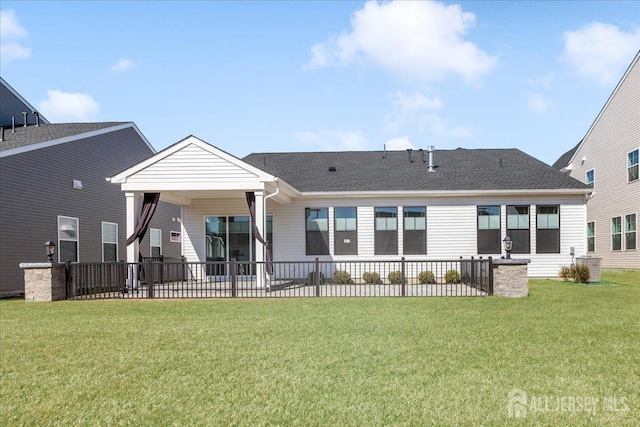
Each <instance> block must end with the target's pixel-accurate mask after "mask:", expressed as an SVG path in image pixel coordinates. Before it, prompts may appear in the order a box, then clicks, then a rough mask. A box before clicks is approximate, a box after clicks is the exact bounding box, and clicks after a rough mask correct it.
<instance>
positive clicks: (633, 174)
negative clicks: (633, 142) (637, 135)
mask: <svg viewBox="0 0 640 427" xmlns="http://www.w3.org/2000/svg"><path fill="white" fill-rule="evenodd" d="M639 157H640V149H638V148H636V149H635V150H633V151H631V152H629V153H628V154H627V180H628V182H633V181H637V180H638V162H639V159H638V158H639Z"/></svg>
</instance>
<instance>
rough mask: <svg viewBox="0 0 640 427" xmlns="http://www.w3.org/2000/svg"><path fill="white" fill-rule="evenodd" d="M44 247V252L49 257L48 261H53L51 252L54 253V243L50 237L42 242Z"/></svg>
mask: <svg viewBox="0 0 640 427" xmlns="http://www.w3.org/2000/svg"><path fill="white" fill-rule="evenodd" d="M44 249H45V251H46V252H45V253H46V254H47V256H48V257H49V262H51V263H52V262H53V254H55V253H56V244H55V243H53V242H52V241H51V239H49V240H48V241H47V242H46V243H45V244H44Z"/></svg>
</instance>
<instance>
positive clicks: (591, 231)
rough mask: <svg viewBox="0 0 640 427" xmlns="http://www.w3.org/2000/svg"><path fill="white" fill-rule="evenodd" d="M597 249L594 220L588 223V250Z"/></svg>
mask: <svg viewBox="0 0 640 427" xmlns="http://www.w3.org/2000/svg"><path fill="white" fill-rule="evenodd" d="M595 251H596V223H595V222H594V221H591V222H588V223H587V252H595Z"/></svg>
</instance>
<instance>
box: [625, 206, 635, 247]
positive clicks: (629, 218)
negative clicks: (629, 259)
mask: <svg viewBox="0 0 640 427" xmlns="http://www.w3.org/2000/svg"><path fill="white" fill-rule="evenodd" d="M636 247H637V246H636V214H629V215H625V216H624V248H625V249H626V250H633V249H636Z"/></svg>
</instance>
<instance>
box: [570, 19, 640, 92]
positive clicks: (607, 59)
mask: <svg viewBox="0 0 640 427" xmlns="http://www.w3.org/2000/svg"><path fill="white" fill-rule="evenodd" d="M563 38H564V54H563V59H564V60H565V61H566V62H567V63H568V64H569V65H571V66H572V67H573V68H574V69H575V71H576V72H578V74H580V75H582V76H584V77H588V78H593V79H595V80H596V81H598V82H599V83H601V84H611V83H615V82H616V81H617V80H618V79H619V78H620V76H621V75H622V72H623V70H624V69H625V67H626V66H627V65H629V63H630V62H631V59H632V58H633V56H634V55H635V53H636V52H637V51H638V48H640V28H636V29H635V30H632V31H629V32H624V31H621V30H620V29H619V28H618V27H616V26H615V25H611V24H603V23H601V22H591V23H589V24H586V25H585V26H584V27H582V28H580V29H579V30H576V31H566V32H565V33H564V34H563Z"/></svg>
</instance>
